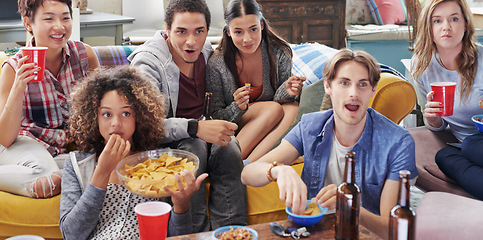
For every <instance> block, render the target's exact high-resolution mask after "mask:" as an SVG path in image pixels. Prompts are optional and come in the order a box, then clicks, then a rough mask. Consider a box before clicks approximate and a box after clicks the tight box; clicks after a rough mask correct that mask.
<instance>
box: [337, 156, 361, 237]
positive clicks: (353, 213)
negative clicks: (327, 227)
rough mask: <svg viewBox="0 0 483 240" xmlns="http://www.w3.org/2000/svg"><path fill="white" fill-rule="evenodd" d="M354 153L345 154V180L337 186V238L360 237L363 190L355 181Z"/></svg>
mask: <svg viewBox="0 0 483 240" xmlns="http://www.w3.org/2000/svg"><path fill="white" fill-rule="evenodd" d="M354 160H355V158H354V153H353V152H348V153H347V154H346V155H345V171H344V181H343V182H342V183H341V184H340V185H339V186H338V187H337V203H336V215H335V239H359V214H360V208H361V190H360V189H359V187H358V186H357V185H356V181H355V163H354Z"/></svg>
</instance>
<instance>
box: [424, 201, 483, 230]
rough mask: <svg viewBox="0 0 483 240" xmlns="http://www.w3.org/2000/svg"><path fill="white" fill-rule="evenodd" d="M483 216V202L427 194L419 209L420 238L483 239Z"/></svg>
mask: <svg viewBox="0 0 483 240" xmlns="http://www.w3.org/2000/svg"><path fill="white" fill-rule="evenodd" d="M482 216H483V201H479V200H475V199H470V198H466V197H462V196H458V195H454V194H450V193H443V192H429V193H426V194H424V196H423V198H422V199H421V202H420V204H419V206H418V208H417V210H416V239H439V240H445V239H459V240H462V239H480V238H481V236H483V228H482V227H481V224H482V220H481V219H482Z"/></svg>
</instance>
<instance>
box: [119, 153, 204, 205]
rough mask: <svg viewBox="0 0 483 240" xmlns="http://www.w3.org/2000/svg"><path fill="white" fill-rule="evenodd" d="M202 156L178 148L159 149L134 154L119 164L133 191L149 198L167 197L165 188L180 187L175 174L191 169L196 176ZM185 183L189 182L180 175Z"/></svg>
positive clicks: (122, 174) (174, 189) (120, 170)
mask: <svg viewBox="0 0 483 240" xmlns="http://www.w3.org/2000/svg"><path fill="white" fill-rule="evenodd" d="M199 162H200V161H199V159H198V157H197V156H196V155H194V154H193V153H190V152H188V151H183V150H178V149H169V148H166V149H156V150H150V151H144V152H140V153H136V154H133V155H130V156H128V157H126V158H124V159H123V160H121V161H120V162H119V163H118V164H117V166H116V172H117V175H118V177H119V180H121V182H122V183H123V184H124V186H126V187H127V189H129V190H130V191H131V192H133V193H135V194H137V195H141V196H144V197H149V198H160V197H167V196H169V194H168V193H167V192H166V191H165V190H164V189H163V186H167V187H168V188H169V189H171V190H172V191H176V190H179V189H178V184H177V183H176V181H175V177H174V175H175V174H176V173H178V174H179V173H180V172H181V171H183V170H184V169H188V170H189V171H190V172H191V173H192V174H193V175H194V176H196V171H197V170H198V168H199ZM180 179H181V182H182V183H183V186H186V182H185V181H184V179H183V178H180Z"/></svg>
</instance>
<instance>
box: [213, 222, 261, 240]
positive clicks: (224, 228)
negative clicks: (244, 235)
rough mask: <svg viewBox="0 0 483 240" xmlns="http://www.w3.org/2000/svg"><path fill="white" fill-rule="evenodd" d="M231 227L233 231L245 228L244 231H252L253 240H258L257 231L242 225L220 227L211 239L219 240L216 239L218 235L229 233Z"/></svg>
mask: <svg viewBox="0 0 483 240" xmlns="http://www.w3.org/2000/svg"><path fill="white" fill-rule="evenodd" d="M230 227H232V228H233V229H237V228H244V229H246V230H248V231H250V233H252V234H253V238H252V239H253V240H256V239H258V233H257V231H255V230H254V229H253V228H249V227H245V226H240V225H231V226H224V227H219V228H217V229H216V230H215V231H213V234H212V235H211V238H212V239H213V240H218V238H217V237H216V235H218V234H220V233H223V232H226V231H229V230H230Z"/></svg>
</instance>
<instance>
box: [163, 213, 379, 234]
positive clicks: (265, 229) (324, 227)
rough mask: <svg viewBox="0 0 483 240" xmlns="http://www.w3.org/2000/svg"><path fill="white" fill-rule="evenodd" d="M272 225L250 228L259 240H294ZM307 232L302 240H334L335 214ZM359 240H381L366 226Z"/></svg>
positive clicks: (284, 222)
mask: <svg viewBox="0 0 483 240" xmlns="http://www.w3.org/2000/svg"><path fill="white" fill-rule="evenodd" d="M277 222H278V223H280V224H281V225H282V226H283V227H285V228H287V227H296V228H299V226H298V225H296V224H295V223H293V222H292V220H282V221H277ZM269 224H270V223H261V224H256V225H250V226H248V227H251V228H253V229H255V231H257V232H258V239H260V240H265V239H285V240H289V239H293V238H291V237H280V236H277V235H275V234H274V233H273V232H272V231H271V230H270V227H269ZM307 230H308V231H309V232H310V237H308V238H300V239H334V237H335V214H329V215H326V216H324V218H322V221H320V222H319V223H317V224H316V225H314V226H312V227H308V228H307ZM212 234H213V231H210V232H202V233H193V234H188V235H182V236H176V237H169V238H167V239H169V240H175V239H178V240H191V239H200V240H201V239H203V240H206V239H211V235H212ZM359 239H361V240H362V239H381V238H380V237H379V236H377V235H376V234H375V233H373V232H371V231H369V230H368V229H367V228H365V227H364V226H362V225H361V226H360V228H359Z"/></svg>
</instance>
